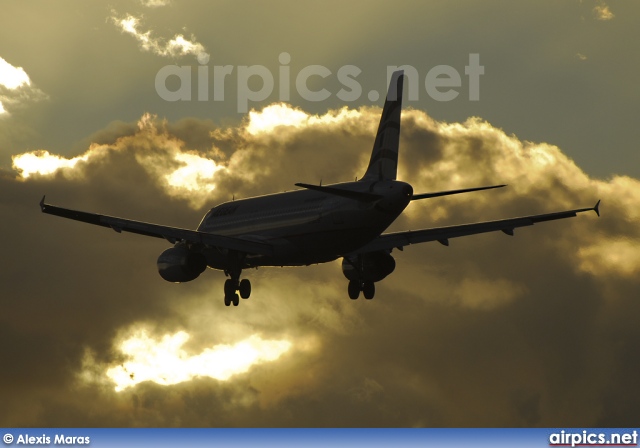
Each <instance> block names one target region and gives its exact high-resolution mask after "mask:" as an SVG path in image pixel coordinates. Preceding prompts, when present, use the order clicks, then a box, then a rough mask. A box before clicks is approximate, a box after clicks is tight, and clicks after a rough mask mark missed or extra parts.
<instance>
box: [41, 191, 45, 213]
mask: <svg viewBox="0 0 640 448" xmlns="http://www.w3.org/2000/svg"><path fill="white" fill-rule="evenodd" d="M45 197H46V195H44V196H42V199H40V210H42V211H44V209H45V207H46V204H45V203H44V198H45Z"/></svg>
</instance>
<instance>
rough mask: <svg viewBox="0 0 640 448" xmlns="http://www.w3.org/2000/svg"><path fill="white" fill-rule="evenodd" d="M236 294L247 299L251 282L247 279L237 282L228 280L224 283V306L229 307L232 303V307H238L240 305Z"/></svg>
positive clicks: (231, 279)
mask: <svg viewBox="0 0 640 448" xmlns="http://www.w3.org/2000/svg"><path fill="white" fill-rule="evenodd" d="M236 291H237V292H236ZM238 293H240V297H242V298H243V299H248V298H249V296H251V282H250V281H249V279H246V278H243V279H242V280H240V281H238V279H233V278H229V279H227V280H226V281H225V282H224V304H225V305H226V306H230V305H231V304H232V303H233V306H238V304H239V303H240V297H238Z"/></svg>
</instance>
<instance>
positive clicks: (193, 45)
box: [111, 5, 209, 64]
mask: <svg viewBox="0 0 640 448" xmlns="http://www.w3.org/2000/svg"><path fill="white" fill-rule="evenodd" d="M156 6H157V5H156ZM111 20H112V21H113V23H115V24H116V26H117V27H118V28H120V30H121V31H122V32H123V33H127V34H130V35H132V36H133V37H134V38H135V39H136V40H137V41H138V44H139V45H140V48H142V50H144V51H150V52H152V53H154V54H156V55H158V56H162V57H170V58H176V57H180V56H186V55H189V54H191V55H193V56H195V57H196V58H197V59H198V62H199V63H201V64H207V63H208V62H209V54H208V53H207V52H206V50H205V48H204V45H202V44H201V43H199V42H198V41H196V40H195V36H191V40H189V39H186V38H185V37H184V36H183V35H182V34H176V35H175V36H173V38H171V39H169V40H167V39H163V38H158V37H154V36H153V35H152V34H153V33H152V31H151V30H148V31H146V32H143V31H141V30H139V26H140V21H141V18H140V17H136V16H133V15H131V14H127V15H126V16H125V17H124V18H118V17H116V13H115V11H114V12H113V16H112V17H111Z"/></svg>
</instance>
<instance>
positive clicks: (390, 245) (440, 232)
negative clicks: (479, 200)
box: [353, 201, 600, 255]
mask: <svg viewBox="0 0 640 448" xmlns="http://www.w3.org/2000/svg"><path fill="white" fill-rule="evenodd" d="M599 207H600V201H598V203H597V204H596V205H595V206H594V207H591V208H580V209H576V210H567V211H563V212H556V213H545V214H542V215H532V216H523V217H520V218H510V219H501V220H498V221H486V222H477V223H473V224H462V225H456V226H448V227H434V228H432V229H423V230H411V231H405V232H395V233H386V234H382V235H380V236H379V237H378V238H376V239H375V240H373V241H372V242H370V243H369V244H367V245H365V246H363V247H361V248H360V249H358V250H357V251H354V252H353V254H354V255H357V254H364V253H368V252H377V251H380V250H392V249H399V250H402V249H403V248H404V246H408V245H410V244H417V243H426V242H428V241H438V242H439V243H440V244H444V245H445V246H448V245H449V239H450V238H457V237H460V236H467V235H475V234H477V233H487V232H495V231H498V230H501V231H502V232H504V233H506V234H507V235H513V229H515V228H516V227H525V226H532V225H534V224H536V223H538V222H545V221H553V220H555V219H564V218H572V217H574V216H576V215H577V214H578V213H581V212H588V211H591V210H593V211H595V212H596V213H597V214H598V216H600V210H599Z"/></svg>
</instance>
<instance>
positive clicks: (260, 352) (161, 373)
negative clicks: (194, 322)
mask: <svg viewBox="0 0 640 448" xmlns="http://www.w3.org/2000/svg"><path fill="white" fill-rule="evenodd" d="M189 338H190V336H189V334H188V333H186V332H184V331H179V332H177V333H175V334H173V335H170V334H167V335H165V336H164V337H163V338H162V340H160V341H158V340H154V339H153V338H151V337H149V335H148V334H147V333H146V332H145V331H140V332H137V333H135V334H133V335H131V336H130V337H129V338H127V339H126V340H124V341H122V342H121V343H120V347H119V349H120V351H122V353H124V354H125V355H126V356H127V360H126V361H125V362H124V363H123V364H122V365H119V366H115V367H110V368H108V369H107V370H106V376H107V377H109V379H110V380H111V381H113V382H114V383H115V384H116V386H115V390H116V392H120V391H122V390H124V389H126V388H128V387H133V386H135V385H136V384H139V383H141V382H143V381H153V382H155V383H158V384H163V385H173V384H178V383H182V382H185V381H190V380H192V379H193V378H195V377H211V378H215V379H217V380H221V381H226V380H228V379H229V378H231V377H232V376H233V375H237V374H239V373H245V372H247V371H248V370H249V369H250V368H251V367H252V366H253V365H255V364H257V363H261V362H267V361H275V360H277V359H278V358H279V357H280V356H281V355H282V354H283V353H285V352H286V351H288V350H289V348H290V347H291V342H289V341H285V340H282V341H265V340H263V339H262V338H260V336H258V335H252V336H250V337H249V338H247V339H245V340H242V341H240V342H237V343H235V344H233V345H218V346H215V347H212V348H205V349H204V350H203V351H202V352H201V353H200V354H198V355H189V354H188V353H187V352H186V351H185V350H184V348H183V345H184V344H185V343H186V342H187V340H188V339H189ZM103 368H104V367H103ZM89 369H90V370H95V369H96V367H95V366H90V367H89Z"/></svg>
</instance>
